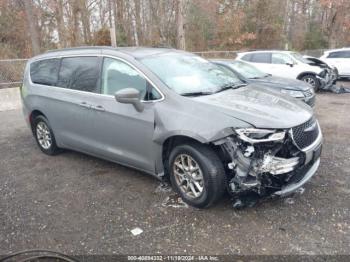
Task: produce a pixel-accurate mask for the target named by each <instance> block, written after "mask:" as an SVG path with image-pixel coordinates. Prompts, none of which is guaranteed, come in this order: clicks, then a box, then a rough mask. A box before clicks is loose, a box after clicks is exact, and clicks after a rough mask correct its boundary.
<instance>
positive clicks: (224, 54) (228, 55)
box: [193, 51, 240, 59]
mask: <svg viewBox="0 0 350 262" xmlns="http://www.w3.org/2000/svg"><path fill="white" fill-rule="evenodd" d="M239 52H240V51H204V52H193V53H194V54H197V55H199V56H201V57H204V58H207V59H215V58H221V59H235V58H236V56H237V53H239Z"/></svg>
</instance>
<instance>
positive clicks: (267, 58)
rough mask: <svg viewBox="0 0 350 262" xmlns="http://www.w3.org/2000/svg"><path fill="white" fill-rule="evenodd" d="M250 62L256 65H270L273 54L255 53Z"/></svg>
mask: <svg viewBox="0 0 350 262" xmlns="http://www.w3.org/2000/svg"><path fill="white" fill-rule="evenodd" d="M250 61H251V62H254V63H265V64H269V63H271V53H255V54H252V57H251V58H250Z"/></svg>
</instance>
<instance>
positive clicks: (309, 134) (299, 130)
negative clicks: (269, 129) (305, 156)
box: [292, 117, 319, 149]
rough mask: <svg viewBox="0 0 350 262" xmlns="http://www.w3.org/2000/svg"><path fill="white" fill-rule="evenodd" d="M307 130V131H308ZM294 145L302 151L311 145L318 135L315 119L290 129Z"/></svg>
mask: <svg viewBox="0 0 350 262" xmlns="http://www.w3.org/2000/svg"><path fill="white" fill-rule="evenodd" d="M308 129H309V130H308ZM292 133H293V140H294V143H295V144H296V145H297V146H298V147H299V148H300V149H304V148H306V147H308V146H309V145H311V144H312V143H313V142H314V141H315V140H316V138H317V137H318V134H319V129H318V125H317V121H316V119H315V118H314V117H313V118H311V119H310V120H308V121H306V122H305V123H303V124H301V125H298V126H296V127H293V128H292Z"/></svg>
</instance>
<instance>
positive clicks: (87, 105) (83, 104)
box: [79, 102, 91, 109]
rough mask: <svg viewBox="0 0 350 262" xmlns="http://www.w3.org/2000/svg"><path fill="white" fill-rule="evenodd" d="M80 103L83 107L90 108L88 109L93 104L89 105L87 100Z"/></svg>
mask: <svg viewBox="0 0 350 262" xmlns="http://www.w3.org/2000/svg"><path fill="white" fill-rule="evenodd" d="M79 105H80V106H81V107H85V108H88V109H90V108H91V105H89V104H88V103H86V102H81V103H80V104H79Z"/></svg>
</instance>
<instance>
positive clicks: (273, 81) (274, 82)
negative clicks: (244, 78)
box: [249, 76, 311, 91]
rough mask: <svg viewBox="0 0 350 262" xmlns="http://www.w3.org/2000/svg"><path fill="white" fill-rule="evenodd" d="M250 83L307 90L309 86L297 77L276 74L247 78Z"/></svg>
mask: <svg viewBox="0 0 350 262" xmlns="http://www.w3.org/2000/svg"><path fill="white" fill-rule="evenodd" d="M249 82H250V83H256V84H259V85H264V86H268V87H272V88H279V89H289V90H299V91H307V90H309V89H310V88H311V87H310V86H309V85H308V84H306V83H305V82H303V81H301V80H297V79H289V78H283V77H277V76H268V77H264V78H259V79H249Z"/></svg>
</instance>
